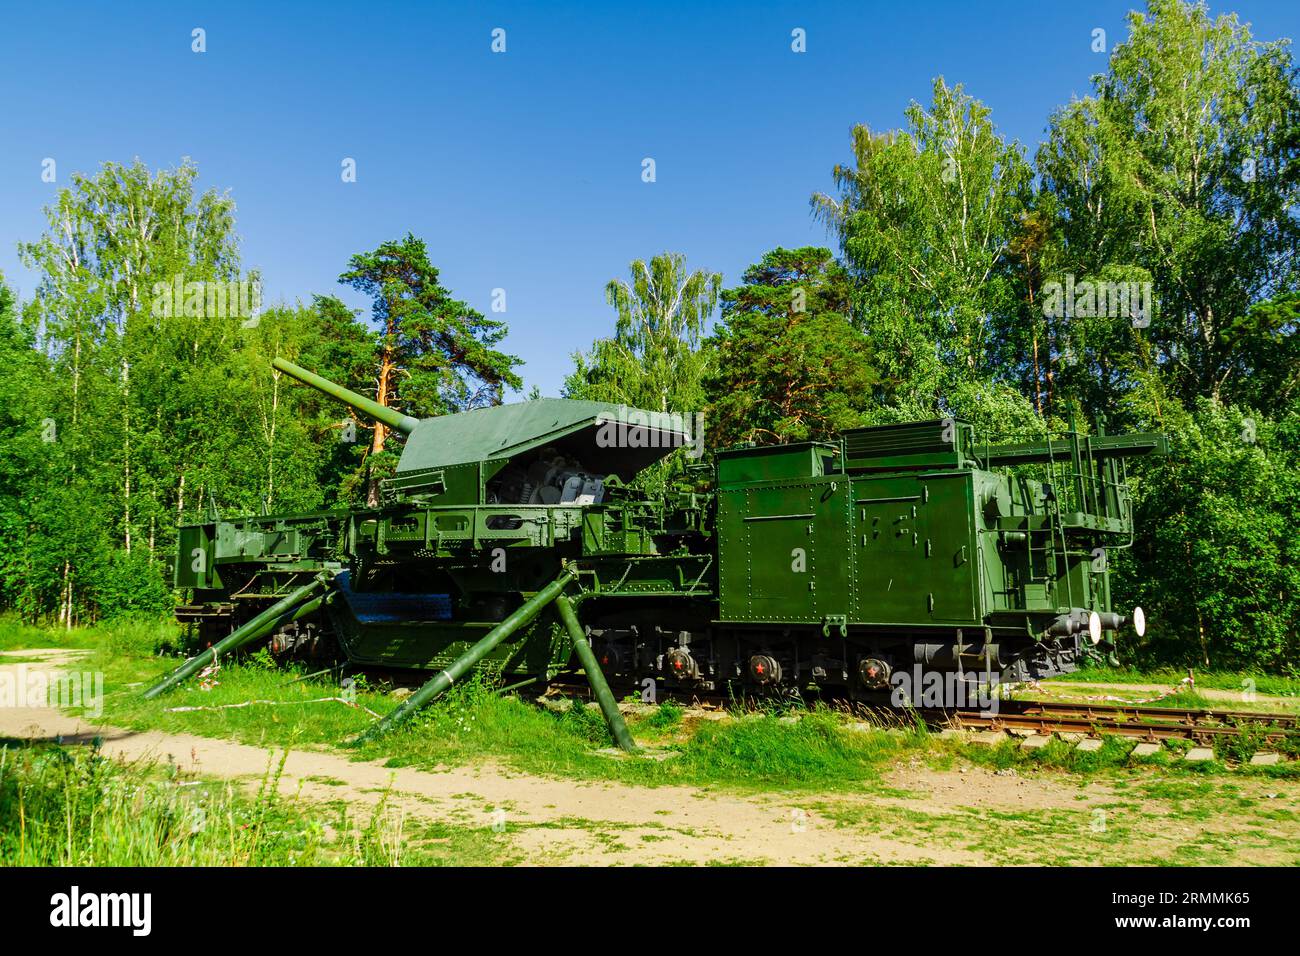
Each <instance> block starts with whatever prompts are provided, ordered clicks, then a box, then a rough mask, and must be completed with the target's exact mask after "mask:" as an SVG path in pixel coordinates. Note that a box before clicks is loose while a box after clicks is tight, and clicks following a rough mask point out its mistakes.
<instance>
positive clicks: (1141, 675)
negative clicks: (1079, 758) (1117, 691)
mask: <svg viewBox="0 0 1300 956" xmlns="http://www.w3.org/2000/svg"><path fill="white" fill-rule="evenodd" d="M1186 676H1187V671H1186V670H1178V669H1175V668H1162V669H1157V670H1145V671H1143V670H1137V669H1135V668H1131V667H1089V668H1084V669H1082V670H1078V671H1075V672H1074V673H1072V674H1065V675H1063V676H1061V677H1053V678H1052V681H1053V682H1067V683H1089V684H1166V685H1170V686H1172V685H1175V684H1177V683H1178V682H1179V681H1181V680H1182V679H1183V678H1184V677H1186ZM1195 676H1196V683H1197V684H1198V685H1199V686H1201V687H1211V688H1214V689H1216V690H1236V691H1239V690H1244V689H1245V687H1244V684H1243V682H1244V681H1247V680H1250V681H1253V682H1254V690H1255V693H1257V694H1267V695H1270V696H1276V697H1300V678H1295V677H1279V676H1276V675H1272V674H1250V673H1237V672H1226V673H1216V672H1213V671H1196V673H1195ZM1219 704H1220V706H1222V702H1219Z"/></svg>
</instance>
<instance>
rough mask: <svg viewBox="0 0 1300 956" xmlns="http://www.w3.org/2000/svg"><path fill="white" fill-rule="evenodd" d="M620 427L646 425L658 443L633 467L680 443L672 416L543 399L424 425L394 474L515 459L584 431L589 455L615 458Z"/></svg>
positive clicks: (428, 420) (679, 430)
mask: <svg viewBox="0 0 1300 956" xmlns="http://www.w3.org/2000/svg"><path fill="white" fill-rule="evenodd" d="M619 422H630V423H631V424H632V425H634V426H639V425H644V426H645V428H646V429H647V430H648V433H647V434H646V435H645V439H646V441H647V442H648V443H649V442H655V443H657V447H656V446H653V445H647V447H646V448H644V449H643V450H644V452H645V453H646V454H645V455H644V456H641V455H638V456H634V457H635V460H637V461H641V460H643V459H644V460H646V461H647V463H648V461H653V460H655V459H657V458H659V457H662V456H663V455H664V454H667V453H668V452H669V451H671V450H672V449H673V448H674V447H677V445H680V444H681V443H682V441H683V438H682V437H681V436H682V434H683V431H682V423H681V421H680V419H677V418H674V417H673V416H671V415H662V414H658V413H654V412H645V411H641V410H639V409H627V408H620V407H619V406H618V405H610V404H608V403H605V402H582V401H576V400H573V399H566V398H541V399H536V400H534V401H531V402H516V403H514V404H511V405H496V406H493V407H491V408H476V409H472V410H470V411H467V412H461V413H460V414H458V415H443V416H441V417H439V418H426V419H423V420H422V421H421V422H420V427H419V428H418V429H416V431H415V434H413V435H412V436H411V439H410V441H408V442H407V443H406V448H405V449H404V450H403V451H402V460H401V462H400V464H399V465H398V468H397V470H398V473H399V474H400V473H402V472H408V471H415V470H418V469H423V468H446V467H448V466H454V465H465V464H478V463H479V462H488V461H493V460H496V459H503V458H513V457H515V456H516V455H519V454H522V453H523V452H527V451H531V450H534V449H541V448H544V447H546V446H547V445H550V444H554V443H556V442H559V441H562V440H564V439H565V438H567V437H569V436H573V435H575V434H576V433H579V432H584V431H589V432H591V441H590V443H589V444H590V448H591V449H592V450H595V449H597V448H604V449H606V450H608V452H610V453H611V454H615V455H617V454H618V453H619V452H620V451H621V450H622V449H620V446H619V439H618V435H617V427H616V426H617V423H619ZM602 429H604V440H603V441H602V439H601V435H600V432H601V430H602ZM651 433H653V434H651ZM641 467H644V465H642V466H641ZM627 477H630V475H628V476H627Z"/></svg>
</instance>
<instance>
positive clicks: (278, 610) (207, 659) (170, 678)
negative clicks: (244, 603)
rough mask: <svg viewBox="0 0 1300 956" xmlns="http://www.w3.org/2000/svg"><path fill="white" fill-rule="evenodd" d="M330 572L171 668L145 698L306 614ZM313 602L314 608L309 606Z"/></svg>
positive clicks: (329, 576)
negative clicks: (173, 668) (178, 665)
mask: <svg viewBox="0 0 1300 956" xmlns="http://www.w3.org/2000/svg"><path fill="white" fill-rule="evenodd" d="M333 577H334V576H333V575H332V574H330V573H327V572H322V573H320V574H317V575H316V576H315V577H314V578H312V579H311V581H309V582H308V583H307V584H304V585H303V586H302V587H300V588H297V589H295V590H294V591H292V592H290V593H289V594H287V595H285V596H284V597H283V598H281V599H280V600H279V601H276V602H275V603H274V604H272V605H271V606H270V607H268V608H267V609H266V610H265V611H263V612H262V613H261V614H258V615H257V616H256V617H254V618H253V619H252V620H250V621H248V622H247V623H245V624H244V625H243V626H242V627H240V628H237V629H236V630H235V631H234V633H232V634H231V635H230V636H229V637H227V638H225V639H224V640H222V641H220V642H218V643H216V644H214V645H212V647H211V648H209V649H208V650H206V651H203V652H202V653H199V654H195V655H194V656H193V657H191V658H190V659H189V660H187V661H186V662H185V663H184V664H182V665H181V666H180V667H178V668H176V670H174V671H172V672H171V673H170V674H168V675H167V676H166V677H164V678H163V679H162V680H161V681H159V682H158V683H157V684H155V685H154V686H153V687H151V688H149V689H148V690H147V691H145V693H144V697H145V699H146V700H150V699H152V698H154V697H157V696H158V695H159V694H161V693H163V692H164V691H168V690H171V689H172V688H173V687H175V686H176V685H177V684H179V683H180V682H181V681H183V680H185V679H186V678H188V677H190V676H191V675H192V674H195V673H197V672H198V671H199V669H200V668H202V667H204V666H205V665H207V664H208V663H211V662H213V661H216V660H217V659H218V658H219V657H220V656H221V655H222V654H225V653H226V652H227V651H234V650H238V649H239V648H240V647H242V646H243V645H245V644H248V643H249V642H251V641H255V640H257V639H258V638H259V637H265V636H266V635H267V634H269V633H270V632H271V631H272V630H274V629H275V628H276V627H282V626H283V625H284V624H287V623H289V621H290V620H293V619H294V617H295V616H301V614H299V612H300V611H301V612H302V614H306V613H310V611H314V610H316V609H317V608H319V607H320V604H319V599H317V600H313V599H316V597H317V595H318V594H319V593H320V592H321V591H323V590H325V589H326V588H327V587H329V585H330V582H331V581H332V580H333ZM311 605H314V607H310V606H311Z"/></svg>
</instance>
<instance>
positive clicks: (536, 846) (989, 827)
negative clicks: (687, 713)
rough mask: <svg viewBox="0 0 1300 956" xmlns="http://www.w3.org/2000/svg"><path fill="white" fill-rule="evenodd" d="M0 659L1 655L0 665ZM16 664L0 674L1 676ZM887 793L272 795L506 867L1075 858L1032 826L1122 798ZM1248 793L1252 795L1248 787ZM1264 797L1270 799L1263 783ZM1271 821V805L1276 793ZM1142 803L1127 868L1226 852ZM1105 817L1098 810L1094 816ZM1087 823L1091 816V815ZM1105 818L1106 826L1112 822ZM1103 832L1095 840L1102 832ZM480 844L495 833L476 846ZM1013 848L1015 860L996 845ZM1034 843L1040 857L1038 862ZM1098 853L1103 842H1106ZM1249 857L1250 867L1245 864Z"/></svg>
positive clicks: (1086, 787)
mask: <svg viewBox="0 0 1300 956" xmlns="http://www.w3.org/2000/svg"><path fill="white" fill-rule="evenodd" d="M21 656H22V658H23V659H24V660H25V661H27V662H28V663H26V665H25V666H26V667H27V668H28V669H29V670H30V668H32V667H33V666H35V665H34V664H33V663H31V661H32V660H33V659H35V658H38V657H42V659H43V661H44V663H43V665H42V666H47V667H57V666H58V665H59V664H62V663H66V662H67V659H66V658H61V657H57V656H50V655H48V654H46V653H45V652H36V651H23V652H21ZM0 660H3V657H0ZM15 666H17V665H15V664H0V672H3V671H5V670H8V669H11V668H14V667H15ZM0 737H8V738H23V739H55V738H61V739H62V740H63V741H64V742H65V743H66V742H74V741H84V742H89V741H91V740H93V739H95V738H100V739H101V740H102V748H103V752H104V753H106V754H108V755H111V756H121V757H123V758H126V759H129V760H138V759H155V760H161V761H167V760H171V761H174V762H175V763H176V764H178V765H179V766H180V767H181V768H182V769H183V770H186V771H192V772H195V773H198V774H203V775H207V776H213V777H219V778H225V779H230V780H235V781H240V782H246V783H247V784H248V785H249V786H250V787H255V786H256V785H257V784H258V783H259V782H260V781H261V780H262V779H263V776H264V775H265V773H266V771H267V769H268V764H269V762H271V761H273V760H278V755H276V754H273V753H272V752H270V751H268V750H265V749H262V748H258V747H253V746H248V745H245V744H241V743H236V742H233V741H228V740H216V739H212V738H208V737H198V736H191V735H187V734H167V733H161V732H153V731H146V732H137V731H130V730H124V729H121V728H114V727H108V726H97V725H95V724H94V723H93V722H86V721H83V720H81V719H78V718H75V717H69V716H66V715H64V714H62V713H60V712H59V711H57V710H54V709H51V708H49V707H40V706H37V707H0ZM884 783H885V785H886V786H885V787H876V788H873V789H872V791H871V792H868V793H864V794H852V793H849V794H844V793H836V794H827V795H819V794H813V795H809V794H807V793H765V794H761V795H749V794H741V795H738V794H733V793H719V792H711V791H705V790H701V789H695V788H686V787H659V788H648V787H634V786H625V785H621V784H605V783H588V782H574V781H569V780H558V779H550V778H545V777H538V776H531V775H525V774H520V773H517V772H514V771H512V770H509V769H508V768H504V767H501V766H498V765H495V764H491V763H488V764H483V765H480V766H475V767H449V768H445V769H442V770H440V771H439V772H426V771H421V770H414V769H405V768H404V769H390V768H387V767H385V766H383V765H382V764H380V763H377V762H358V761H353V760H349V759H348V758H347V757H346V756H344V755H342V754H339V753H337V752H330V751H327V750H305V751H296V752H293V753H291V754H289V756H288V759H287V762H286V763H285V767H284V776H283V778H282V782H281V792H284V793H294V792H297V793H299V794H300V796H301V797H302V798H305V799H307V800H312V801H322V802H326V801H339V800H345V801H348V802H349V803H350V804H352V805H353V806H355V807H356V808H357V811H358V812H359V813H364V812H365V809H366V808H369V807H373V805H374V803H375V802H376V801H377V800H379V799H380V797H381V795H382V794H383V793H384V792H385V791H389V796H388V806H390V807H393V808H394V809H395V810H398V811H400V812H401V813H402V814H404V815H405V817H406V819H407V820H408V821H409V822H410V824H411V826H410V827H409V828H410V829H411V830H412V831H414V830H416V829H418V823H419V822H420V821H424V822H428V823H440V824H443V825H447V824H451V825H453V826H463V827H466V828H468V829H469V830H472V831H474V832H481V833H483V834H484V837H485V839H492V838H498V837H501V836H502V835H503V836H504V838H505V839H506V840H508V854H507V862H513V863H520V864H614V865H629V864H649V865H656V864H705V863H738V862H744V863H761V864H814V865H815V864H823V865H824V864H846V865H862V864H875V863H921V862H925V863H938V864H1000V863H1006V862H1012V863H1034V862H1040V861H1041V862H1049V861H1057V862H1072V861H1073V860H1072V858H1071V855H1072V854H1071V853H1067V854H1066V857H1065V858H1064V859H1062V858H1061V856H1060V854H1061V852H1062V851H1061V848H1059V847H1051V848H1050V852H1049V846H1048V844H1047V843H1046V842H1045V841H1050V840H1051V839H1052V837H1051V836H1050V834H1048V833H1045V831H1044V829H1043V827H1044V826H1045V825H1046V826H1056V827H1057V828H1058V829H1061V830H1062V832H1060V833H1058V834H1057V836H1058V837H1066V836H1067V835H1068V834H1069V833H1071V832H1073V831H1077V832H1078V833H1080V834H1084V835H1085V837H1084V839H1085V840H1086V834H1088V833H1089V832H1092V833H1094V834H1096V833H1097V832H1099V831H1098V828H1097V827H1096V821H1097V820H1098V819H1103V820H1104V819H1105V816H1104V815H1105V814H1106V813H1108V812H1109V813H1117V812H1118V811H1116V810H1115V809H1113V808H1116V807H1117V806H1123V805H1125V801H1126V800H1130V796H1131V795H1129V794H1125V793H1120V792H1117V790H1116V788H1115V786H1114V785H1113V784H1112V783H1110V782H1102V781H1097V780H1088V779H1086V778H1077V777H1070V776H1067V775H1056V774H1035V775H1032V776H1030V775H1025V776H1017V775H1015V774H1014V773H1013V772H1007V771H1003V772H1002V773H996V772H993V771H990V770H986V769H980V768H978V767H954V768H953V769H950V770H942V771H940V770H935V769H932V768H930V767H928V766H926V765H925V764H923V763H922V762H921V761H919V760H916V761H913V763H911V764H910V765H906V764H905V765H900V766H899V767H896V768H895V769H894V770H893V771H892V772H890V773H889V774H888V776H887V777H886V779H885V781H884ZM1245 786H1246V788H1247V789H1248V790H1252V791H1253V790H1259V789H1260V788H1261V787H1262V786H1263V784H1257V783H1256V782H1254V781H1247V782H1245ZM1273 789H1274V790H1276V789H1278V787H1277V785H1276V784H1273ZM1265 799H1267V800H1270V801H1272V802H1271V803H1269V804H1268V805H1267V809H1268V811H1270V813H1272V814H1273V816H1276V811H1278V810H1281V809H1282V806H1283V804H1282V803H1281V802H1279V801H1278V800H1277V798H1275V797H1266V796H1261V800H1265ZM1167 803H1168V805H1162V804H1161V802H1160V801H1159V800H1144V801H1142V803H1141V806H1140V808H1138V809H1139V811H1140V812H1138V813H1137V814H1136V815H1134V816H1133V817H1131V818H1129V817H1126V821H1130V822H1126V823H1125V826H1126V827H1127V826H1130V825H1131V820H1133V819H1139V818H1143V817H1145V816H1149V817H1150V826H1148V827H1143V828H1142V833H1141V834H1140V836H1139V838H1137V839H1125V840H1124V841H1122V844H1121V845H1120V849H1122V850H1123V852H1124V854H1125V856H1126V858H1134V855H1135V854H1137V856H1136V858H1137V859H1138V860H1141V859H1142V858H1143V855H1144V854H1145V853H1147V852H1149V854H1150V855H1151V856H1152V857H1153V858H1156V859H1158V858H1159V857H1160V855H1161V854H1168V853H1169V852H1171V849H1170V848H1171V846H1173V845H1176V844H1178V843H1180V842H1182V841H1185V840H1187V839H1189V838H1191V839H1197V838H1204V839H1207V840H1209V841H1210V843H1211V844H1212V845H1219V844H1221V843H1224V841H1228V844H1227V845H1228V846H1229V849H1230V848H1231V841H1233V840H1235V839H1236V837H1235V836H1234V835H1233V833H1234V831H1233V829H1232V828H1233V823H1232V821H1231V820H1230V819H1229V820H1226V821H1225V819H1224V818H1223V817H1222V816H1219V817H1217V818H1215V819H1210V820H1203V821H1196V820H1194V819H1189V820H1186V821H1183V820H1181V818H1179V817H1178V816H1177V815H1176V812H1175V811H1176V809H1177V801H1168V802H1167ZM1285 805H1286V807H1288V808H1289V813H1290V814H1291V817H1292V819H1294V814H1295V811H1296V810H1297V809H1300V802H1298V801H1297V793H1296V790H1295V789H1294V788H1292V789H1290V790H1289V791H1288V793H1287V794H1286V799H1285ZM1107 808H1111V809H1107ZM1098 814H1102V816H1101V817H1098ZM1116 820H1118V818H1116ZM1261 823H1263V825H1265V826H1270V825H1271V826H1273V827H1275V828H1277V827H1282V828H1286V827H1289V828H1290V830H1291V832H1290V833H1289V836H1287V839H1286V840H1283V839H1281V837H1283V836H1284V835H1285V834H1283V833H1276V834H1274V833H1270V834H1269V837H1268V839H1267V840H1266V841H1265V842H1264V843H1263V844H1261V843H1259V842H1258V841H1256V842H1254V843H1243V844H1242V846H1241V849H1242V852H1243V858H1242V859H1240V860H1239V861H1237V862H1241V863H1251V862H1254V863H1262V862H1295V861H1294V858H1288V857H1287V855H1286V851H1285V850H1284V849H1278V847H1277V845H1279V844H1281V845H1288V841H1290V843H1289V845H1293V844H1294V840H1295V836H1296V835H1297V834H1296V833H1295V832H1294V824H1293V823H1288V822H1287V821H1285V820H1284V821H1280V822H1279V821H1277V820H1273V821H1272V823H1271V824H1270V823H1269V822H1267V820H1261V821H1255V820H1252V821H1251V826H1252V827H1255V828H1258V827H1259V826H1260V825H1261ZM1103 830H1104V828H1103ZM488 834H491V835H492V836H491V837H489V836H488ZM1016 840H1018V841H1019V843H1018V844H1017V845H1016V849H1015V851H1014V852H1008V850H1007V849H1005V847H1006V846H1007V845H1008V844H1010V843H1011V841H1016ZM1036 845H1041V846H1042V852H1041V853H1040V852H1037V851H1036V849H1035V847H1036ZM1108 845H1109V844H1108ZM1247 853H1249V854H1250V855H1249V856H1246V855H1245V854H1247ZM1078 862H1098V863H1101V862H1107V859H1105V858H1104V854H1103V856H1102V858H1098V854H1097V851H1096V850H1095V849H1094V850H1089V849H1088V848H1087V847H1086V846H1083V847H1080V848H1079V853H1078Z"/></svg>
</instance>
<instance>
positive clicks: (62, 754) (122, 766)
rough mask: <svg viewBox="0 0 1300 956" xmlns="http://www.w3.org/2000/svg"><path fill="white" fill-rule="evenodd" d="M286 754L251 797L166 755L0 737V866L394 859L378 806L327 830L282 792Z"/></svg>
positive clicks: (326, 862) (309, 863)
mask: <svg viewBox="0 0 1300 956" xmlns="http://www.w3.org/2000/svg"><path fill="white" fill-rule="evenodd" d="M286 756H287V752H286ZM284 759H285V758H284V756H282V757H281V758H280V760H279V763H278V765H277V764H274V763H272V764H271V765H269V766H268V768H267V773H266V774H265V776H264V777H263V780H262V785H261V788H260V790H259V792H258V794H257V796H256V797H255V798H251V799H250V798H247V797H244V796H242V795H240V794H239V793H237V792H236V791H235V790H234V789H233V788H232V787H231V786H230V785H229V784H214V783H208V782H205V781H201V780H195V779H188V778H186V777H185V775H183V774H181V773H180V772H178V770H177V768H176V767H175V765H172V764H168V765H164V766H159V765H154V764H146V763H129V762H124V761H121V760H113V759H110V758H108V757H105V756H104V755H102V754H101V753H99V752H98V751H97V750H95V749H91V748H85V747H75V748H64V747H56V746H45V745H38V746H0V866H319V865H329V864H351V865H367V864H371V863H376V862H385V863H391V862H393V860H394V854H393V847H394V846H396V845H399V843H400V841H397V840H394V839H393V837H392V835H391V834H390V833H388V832H387V829H386V827H385V826H384V823H385V821H384V819H383V818H381V817H380V816H379V815H378V811H377V813H376V816H375V817H374V818H373V819H372V820H371V823H370V825H369V826H367V827H366V828H365V829H364V830H362V831H360V832H345V833H343V834H342V835H340V836H330V835H327V831H326V828H325V825H324V824H323V823H322V822H321V820H320V819H319V813H317V812H312V811H311V809H310V808H307V807H305V806H303V805H302V804H300V803H299V802H298V801H296V800H286V799H285V798H284V797H282V795H281V794H280V792H279V786H280V774H281V772H282V770H283V767H284ZM381 806H382V804H381Z"/></svg>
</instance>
